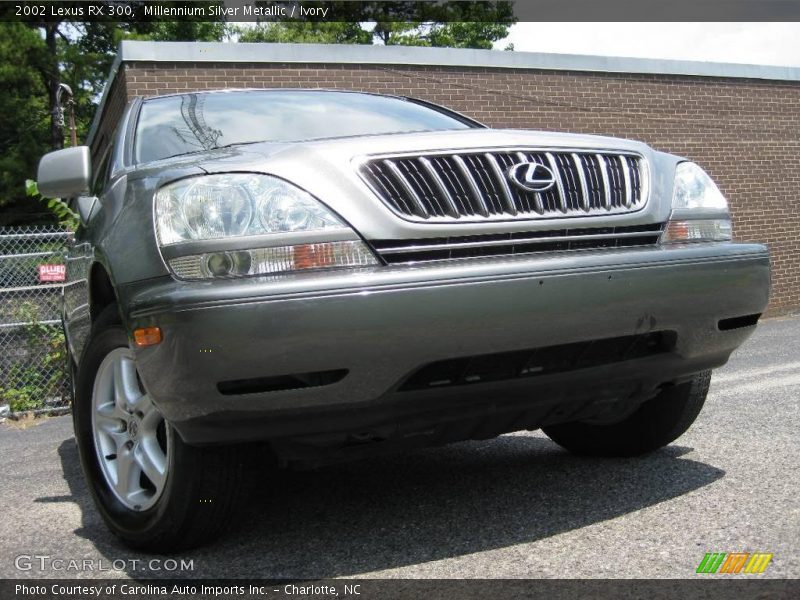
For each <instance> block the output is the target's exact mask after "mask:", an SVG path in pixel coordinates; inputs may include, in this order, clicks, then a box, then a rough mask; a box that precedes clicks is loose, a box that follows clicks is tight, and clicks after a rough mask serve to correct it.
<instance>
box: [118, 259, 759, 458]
mask: <svg viewBox="0 0 800 600" xmlns="http://www.w3.org/2000/svg"><path fill="white" fill-rule="evenodd" d="M769 278H770V275H769V255H768V252H767V250H766V248H765V247H763V246H761V245H756V244H732V243H721V244H695V245H686V246H683V247H672V248H642V249H628V250H618V251H587V252H566V253H560V254H552V255H547V256H543V255H536V256H528V257H515V258H505V259H479V260H468V261H463V262H457V261H456V262H451V263H447V264H445V263H440V264H429V265H425V266H420V267H378V268H375V269H371V270H368V271H357V272H329V273H306V274H298V275H291V276H285V277H276V278H274V279H272V280H266V279H263V278H258V279H249V280H237V281H233V280H231V281H221V282H213V283H211V282H198V283H181V282H176V281H173V280H158V281H153V282H150V283H144V284H140V285H139V286H137V287H135V288H128V289H125V290H123V296H124V302H123V305H124V306H126V307H127V311H126V315H127V325H128V327H129V328H130V329H133V328H135V327H143V326H152V325H157V326H159V327H161V329H162V332H163V336H164V339H163V342H162V343H161V344H159V345H157V346H152V347H147V348H137V349H136V350H135V352H136V357H137V362H138V365H139V369H140V373H141V377H142V380H143V383H144V385H145V387H146V388H147V390H148V392H149V393H150V394H151V395H152V397H153V398H154V400H155V402H156V403H157V405H158V406H159V407H160V409H161V410H162V412H163V413H164V415H165V416H166V418H167V419H169V420H170V422H172V423H173V424H174V426H175V427H176V429H177V430H178V431H179V433H180V434H181V435H182V436H183V437H184V438H185V439H186V440H187V441H189V442H192V443H212V442H229V441H243V440H256V439H275V438H281V437H291V436H302V435H310V434H318V433H325V432H333V431H345V430H351V431H355V430H358V429H359V428H363V429H367V428H371V427H373V426H375V425H377V424H380V423H383V424H385V423H387V422H390V421H392V420H394V419H397V418H399V416H400V415H404V416H406V417H409V418H410V417H411V416H419V415H422V414H428V415H429V416H430V419H431V420H432V421H435V420H436V419H437V418H457V416H458V412H459V411H462V412H464V411H468V410H469V407H471V406H474V405H480V404H483V405H484V406H487V405H491V406H492V407H493V408H492V409H491V410H493V411H497V410H501V411H502V409H503V403H504V402H506V401H507V402H508V403H509V406H510V405H511V404H512V403H520V402H522V403H525V402H527V403H531V402H536V401H539V400H536V399H537V398H541V399H542V400H541V401H542V402H545V401H546V397H547V398H550V399H554V398H555V399H561V400H565V399H566V398H567V397H568V396H570V394H571V396H570V397H575V398H578V397H580V396H581V394H583V395H586V394H596V395H602V394H603V393H605V391H607V390H608V393H613V388H614V385H617V386H618V387H619V386H620V385H622V384H630V385H629V387H630V386H633V387H637V388H639V389H645V388H648V387H650V388H654V387H655V386H657V385H658V384H659V383H663V382H667V381H675V380H679V379H681V378H683V377H686V376H688V375H691V374H692V373H696V372H698V371H701V370H704V369H708V368H714V367H718V366H720V365H722V364H724V363H725V361H726V360H727V358H728V356H729V355H730V353H731V352H732V351H733V350H734V349H735V348H737V347H738V346H739V345H740V344H741V343H742V342H743V341H744V340H745V339H746V338H747V337H748V336H749V335H750V333H752V331H753V329H754V328H753V327H752V326H750V327H742V328H735V329H731V330H720V328H719V327H718V324H719V321H720V320H724V319H732V318H737V317H742V316H745V315H756V314H760V313H761V312H763V310H764V309H765V307H766V305H767V302H768V298H769V284H770V279H769ZM649 331H669V332H674V334H675V335H676V343H675V346H674V348H673V349H672V350H671V351H670V352H668V353H665V354H662V355H659V356H653V357H648V358H643V359H641V360H638V361H628V362H626V363H617V364H612V365H607V366H604V367H602V368H599V367H598V368H590V369H584V370H580V371H575V372H569V373H560V374H557V375H552V376H546V375H544V376H541V377H531V378H527V379H524V380H515V381H509V382H493V383H486V384H481V383H477V384H475V385H469V386H456V387H453V388H449V389H448V390H440V391H437V390H424V391H416V392H401V391H399V387H400V386H401V384H402V382H403V381H405V380H406V379H407V378H408V376H409V375H410V374H411V373H413V372H415V371H416V370H418V369H419V368H420V367H423V366H424V365H428V364H429V363H434V362H437V361H443V360H448V359H453V358H457V357H466V356H475V355H482V354H491V353H500V352H510V351H515V350H523V349H530V348H541V347H549V346H553V345H555V344H570V343H573V342H582V341H588V340H598V339H605V338H614V337H618V336H628V335H634V334H640V333H646V332H649ZM344 371H346V375H344V376H343V377H341V378H339V379H338V380H336V381H335V382H331V383H329V384H328V385H320V386H318V387H307V388H304V389H284V390H280V391H269V392H260V393H259V392H256V393H243V394H237V393H234V394H231V393H227V394H223V393H221V392H220V389H219V387H218V386H219V384H220V383H221V382H230V381H243V380H245V381H247V380H257V381H263V380H264V378H280V377H282V376H290V375H294V374H307V373H320V372H322V373H329V372H336V373H339V374H341V373H342V372H344ZM333 379H336V378H333ZM275 380H277V381H280V379H273V381H275ZM623 387H624V386H623ZM446 408H449V409H450V410H451V414H450V413H449V416H448V415H445V414H444V413H442V414H441V415H440V417H437V416H436V415H435V414H434V413H433V412H432V411H437V410H440V409H446ZM423 420H424V419H423Z"/></svg>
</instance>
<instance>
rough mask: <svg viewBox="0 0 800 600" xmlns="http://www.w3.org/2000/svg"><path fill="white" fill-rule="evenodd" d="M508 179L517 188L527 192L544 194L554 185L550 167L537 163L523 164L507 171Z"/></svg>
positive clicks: (554, 177)
mask: <svg viewBox="0 0 800 600" xmlns="http://www.w3.org/2000/svg"><path fill="white" fill-rule="evenodd" d="M508 178H509V179H510V180H511V183H513V184H514V185H516V186H517V187H520V188H522V189H523V190H527V191H529V192H546V191H547V190H549V189H550V188H551V187H553V186H554V185H555V184H556V176H555V175H554V174H553V171H552V170H551V169H550V167H545V166H544V165H543V164H540V163H537V162H524V163H518V164H516V165H512V166H511V167H510V168H509V169H508Z"/></svg>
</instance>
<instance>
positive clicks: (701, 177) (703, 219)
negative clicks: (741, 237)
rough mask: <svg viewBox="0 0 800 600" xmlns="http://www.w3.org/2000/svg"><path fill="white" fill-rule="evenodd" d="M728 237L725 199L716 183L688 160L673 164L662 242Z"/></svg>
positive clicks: (728, 226)
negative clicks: (668, 205) (670, 202)
mask: <svg viewBox="0 0 800 600" xmlns="http://www.w3.org/2000/svg"><path fill="white" fill-rule="evenodd" d="M730 239H731V219H730V215H729V214H728V202H727V200H725V196H723V195H722V192H720V191H719V188H718V187H717V184H715V183H714V181H713V180H712V179H711V177H709V176H708V173H706V172H705V171H704V170H703V169H701V168H700V167H699V166H697V165H696V164H694V163H692V162H683V163H680V164H679V165H678V166H677V167H676V168H675V183H674V187H673V192H672V215H671V216H670V220H669V222H668V223H667V226H666V228H665V229H664V232H663V233H662V234H661V243H662V244H680V243H686V242H726V241H729V240H730Z"/></svg>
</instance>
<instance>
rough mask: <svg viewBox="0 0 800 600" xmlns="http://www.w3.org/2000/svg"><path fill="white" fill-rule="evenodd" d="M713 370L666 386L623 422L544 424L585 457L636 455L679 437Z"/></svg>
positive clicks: (700, 403)
mask: <svg viewBox="0 0 800 600" xmlns="http://www.w3.org/2000/svg"><path fill="white" fill-rule="evenodd" d="M710 382H711V371H703V372H702V373H698V374H697V375H695V376H694V377H693V378H692V380H691V381H689V382H686V383H682V384H680V385H675V386H670V387H667V388H664V389H663V390H662V391H661V392H660V393H659V394H658V396H656V397H655V398H653V399H651V400H648V401H647V402H645V403H644V404H642V405H641V406H640V407H639V408H638V409H637V410H636V411H635V412H634V413H633V414H631V415H629V416H627V417H626V418H624V419H623V420H622V421H618V422H616V423H610V424H596V423H587V422H574V423H563V424H559V425H551V426H549V427H543V428H542V431H544V433H545V434H546V435H547V436H548V437H549V438H550V439H551V440H553V441H554V442H555V443H556V444H558V445H559V446H561V447H563V448H565V449H567V450H569V451H570V452H572V453H574V454H579V455H584V456H636V455H639V454H645V453H647V452H652V451H654V450H658V449H659V448H662V447H664V446H666V445H667V444H669V443H670V442H673V441H674V440H676V439H678V438H679V437H680V436H681V435H683V433H684V432H685V431H686V430H687V429H689V426H690V425H691V424H692V423H694V420H695V419H696V418H697V415H698V414H700V410H701V409H702V408H703V404H704V402H705V399H706V395H707V394H708V386H709V383H710Z"/></svg>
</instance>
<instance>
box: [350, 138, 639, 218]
mask: <svg viewBox="0 0 800 600" xmlns="http://www.w3.org/2000/svg"><path fill="white" fill-rule="evenodd" d="M532 162H535V163H539V164H541V165H544V166H545V167H548V168H549V169H550V171H551V172H552V173H553V175H554V178H555V185H553V186H552V187H551V188H550V189H548V190H546V191H542V192H533V191H528V190H525V189H522V188H521V187H519V186H518V185H516V184H515V183H514V182H512V181H511V179H510V178H509V170H510V169H511V167H513V166H514V165H517V164H519V163H532ZM359 171H360V174H361V176H362V177H363V179H364V180H365V181H366V182H367V184H368V185H369V186H370V187H371V188H372V190H373V191H374V192H375V193H376V194H377V195H378V196H379V197H380V198H381V199H382V200H383V201H384V202H385V203H386V204H387V205H388V206H389V207H390V208H391V209H392V210H394V211H395V212H396V213H398V214H400V215H401V216H403V217H405V218H410V219H412V220H415V221H425V222H430V221H445V222H454V221H463V222H474V221H481V220H513V219H531V218H554V217H580V216H583V217H585V216H592V215H598V216H599V215H604V214H619V213H626V212H633V211H636V210H639V209H640V208H641V207H642V206H644V203H645V201H646V199H647V190H646V185H645V182H646V180H647V179H646V166H645V164H644V159H643V158H642V157H641V156H639V155H636V154H625V153H609V152H602V153H594V152H585V151H581V152H563V151H559V152H548V151H546V150H528V149H523V150H503V151H498V150H492V151H480V152H478V151H469V152H463V153H446V154H445V153H438V154H426V155H402V156H386V157H373V158H369V159H368V160H365V161H364V162H363V163H362V164H361V167H360V169H359Z"/></svg>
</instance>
